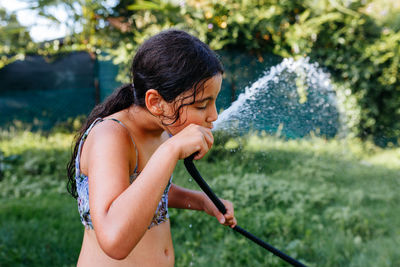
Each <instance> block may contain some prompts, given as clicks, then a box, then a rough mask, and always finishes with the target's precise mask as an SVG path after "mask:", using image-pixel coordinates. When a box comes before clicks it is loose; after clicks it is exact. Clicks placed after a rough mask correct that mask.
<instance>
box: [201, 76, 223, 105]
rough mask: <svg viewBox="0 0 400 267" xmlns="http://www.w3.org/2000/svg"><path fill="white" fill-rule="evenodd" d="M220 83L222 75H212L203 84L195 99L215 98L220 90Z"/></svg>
mask: <svg viewBox="0 0 400 267" xmlns="http://www.w3.org/2000/svg"><path fill="white" fill-rule="evenodd" d="M221 83H222V75H221V74H217V75H214V76H213V77H211V78H210V79H208V80H207V81H206V82H205V83H204V86H203V89H202V90H201V92H200V94H199V95H198V97H196V98H203V97H209V96H214V97H216V96H217V95H218V93H219V91H220V90H221ZM196 100H198V99H196Z"/></svg>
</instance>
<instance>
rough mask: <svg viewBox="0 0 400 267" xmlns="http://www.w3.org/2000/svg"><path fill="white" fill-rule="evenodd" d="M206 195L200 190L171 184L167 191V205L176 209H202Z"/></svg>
mask: <svg viewBox="0 0 400 267" xmlns="http://www.w3.org/2000/svg"><path fill="white" fill-rule="evenodd" d="M206 197H207V196H206V195H205V194H204V193H203V192H200V191H195V190H189V189H186V188H183V187H180V186H177V185H175V184H171V187H170V189H169V192H168V207H169V208H178V209H191V210H203V203H204V198H206Z"/></svg>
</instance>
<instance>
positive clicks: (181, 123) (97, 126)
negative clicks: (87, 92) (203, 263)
mask: <svg viewBox="0 0 400 267" xmlns="http://www.w3.org/2000/svg"><path fill="white" fill-rule="evenodd" d="M131 72H132V77H133V83H132V84H128V85H125V86H122V87H121V88H119V89H117V90H116V92H114V93H113V94H112V95H111V96H110V97H109V98H107V99H106V100H105V102H104V103H102V104H100V105H98V106H96V107H95V108H94V109H93V111H92V112H91V114H90V115H89V117H88V119H87V121H86V123H85V125H84V126H83V127H82V129H81V131H80V133H79V137H78V138H77V141H76V144H75V149H74V153H73V156H72V158H71V161H70V162H69V164H68V177H69V183H68V190H69V192H70V193H71V194H72V195H73V196H74V197H75V198H76V199H77V200H78V209H79V213H80V217H81V221H82V223H83V225H85V232H84V237H83V242H82V248H81V252H80V255H79V259H78V266H173V265H174V251H173V245H172V239H171V232H170V223H169V219H168V218H169V216H168V207H174V208H189V209H194V210H203V211H205V212H206V213H207V214H210V215H212V216H215V217H216V218H217V219H218V220H219V222H220V223H221V224H224V225H228V226H230V227H234V226H235V225H236V219H235V217H234V212H233V206H232V203H231V202H229V201H226V200H223V199H221V201H222V202H223V203H224V204H225V206H226V208H227V213H226V214H225V215H222V214H221V213H220V212H219V211H218V210H217V208H216V207H215V206H214V204H213V203H212V202H211V201H210V200H209V199H208V197H207V196H206V195H205V194H204V193H202V192H199V191H192V190H188V189H185V188H182V187H179V186H177V185H174V184H172V183H171V180H172V172H173V170H174V168H175V165H176V163H177V161H178V160H180V159H184V158H186V157H188V156H190V155H191V154H193V153H197V154H196V156H195V159H201V158H202V157H203V156H204V155H205V154H206V153H207V151H208V150H209V149H210V148H211V146H212V144H213V136H212V134H211V129H212V127H213V126H212V123H213V121H215V120H216V119H217V116H218V115H217V111H216V107H215V100H216V98H217V96H218V93H219V91H220V88H221V82H222V74H223V68H222V66H221V63H220V62H219V60H218V59H217V57H216V55H215V54H214V53H213V52H212V51H211V50H210V49H209V47H208V46H207V45H205V44H204V43H202V42H201V41H200V40H199V39H197V38H195V37H193V36H191V35H189V34H188V33H186V32H184V31H179V30H167V31H164V32H161V33H159V34H157V35H155V36H153V37H151V38H150V39H148V40H147V41H146V42H144V43H143V44H142V45H141V47H140V48H139V49H138V51H137V53H136V55H135V57H134V59H133V63H132V68H131Z"/></svg>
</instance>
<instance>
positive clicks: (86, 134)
mask: <svg viewBox="0 0 400 267" xmlns="http://www.w3.org/2000/svg"><path fill="white" fill-rule="evenodd" d="M105 120H112V121H115V122H118V123H119V124H120V125H122V126H123V127H125V129H126V130H127V131H128V134H129V136H130V138H131V140H132V143H133V146H134V147H135V151H136V166H135V170H134V173H136V171H137V169H138V162H139V155H138V150H137V147H136V143H135V141H134V140H133V138H132V136H131V134H130V133H129V130H128V127H126V126H125V125H124V124H123V123H122V122H121V121H119V120H117V119H114V118H110V119H102V118H97V119H95V120H94V121H93V122H92V124H91V125H90V126H89V128H88V129H87V130H86V132H85V133H84V134H83V136H82V138H81V140H80V142H79V147H78V153H77V155H76V158H75V166H76V170H75V173H76V176H77V177H78V176H79V175H80V155H81V150H82V145H83V142H84V141H85V139H86V137H87V136H88V135H89V132H90V130H92V128H93V127H94V126H95V125H96V124H97V123H99V122H102V121H105Z"/></svg>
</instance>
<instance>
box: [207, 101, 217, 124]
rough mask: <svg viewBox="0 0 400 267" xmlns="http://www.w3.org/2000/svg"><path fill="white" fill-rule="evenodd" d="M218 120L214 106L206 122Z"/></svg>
mask: <svg viewBox="0 0 400 267" xmlns="http://www.w3.org/2000/svg"><path fill="white" fill-rule="evenodd" d="M217 119H218V112H217V107H216V105H215V104H214V105H213V108H212V110H211V111H210V114H209V116H208V117H207V122H214V121H216V120H217Z"/></svg>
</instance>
